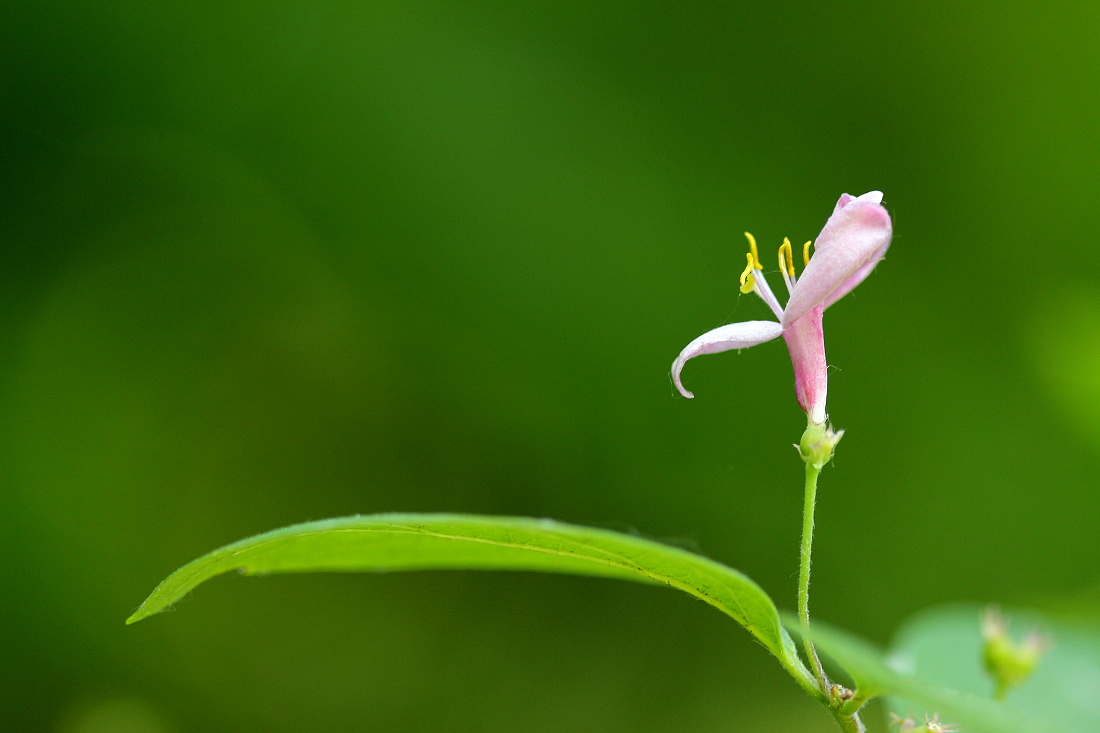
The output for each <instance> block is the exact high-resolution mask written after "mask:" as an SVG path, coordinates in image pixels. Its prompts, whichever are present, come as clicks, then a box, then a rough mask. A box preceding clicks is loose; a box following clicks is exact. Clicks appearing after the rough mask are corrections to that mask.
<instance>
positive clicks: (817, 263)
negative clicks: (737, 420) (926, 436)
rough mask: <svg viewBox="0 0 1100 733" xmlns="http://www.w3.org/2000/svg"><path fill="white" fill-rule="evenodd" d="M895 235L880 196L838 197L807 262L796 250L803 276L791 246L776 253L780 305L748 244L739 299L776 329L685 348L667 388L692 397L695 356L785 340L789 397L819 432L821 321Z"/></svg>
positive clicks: (734, 331) (806, 253)
mask: <svg viewBox="0 0 1100 733" xmlns="http://www.w3.org/2000/svg"><path fill="white" fill-rule="evenodd" d="M892 234H893V227H892V224H891V222H890V215H889V214H888V213H887V212H886V209H885V208H884V207H883V206H882V192H880V191H870V192H868V193H865V194H863V195H862V196H850V195H848V194H843V195H842V196H841V197H840V200H839V201H837V204H836V208H835V209H833V214H832V216H830V217H829V220H828V221H826V222H825V226H824V228H822V230H821V233H820V234H819V235H818V236H817V242H816V244H814V253H813V257H811V256H810V245H811V242H806V244H804V245H803V247H802V259H803V264H804V266H805V269H804V270H803V271H802V275H801V276H800V277H799V276H796V274H795V267H794V252H793V250H792V248H791V243H790V240H787V239H784V240H783V244H782V246H780V248H779V273H780V276H781V277H782V278H783V282H784V284H785V285H786V287H787V293H788V295H789V298H788V300H787V306H786V307H785V308H784V307H783V306H781V305H780V304H779V300H778V299H777V298H776V297H775V294H774V293H773V292H772V290H771V287H770V286H769V285H768V281H767V280H766V279H765V278H764V274H763V272H762V270H763V269H764V268H763V266H761V264H760V257H759V254H758V252H757V248H756V240H755V239H754V238H753V236H752V235H751V234H749V233H748V232H745V237H746V238H747V239H748V241H749V252H748V254H747V255H746V259H747V260H748V264H747V266H746V267H745V271H744V272H742V273H741V292H742V293H750V292H751V293H756V294H757V295H759V296H760V298H761V299H762V300H763V301H764V302H765V303H766V304H767V306H768V308H770V309H771V311H772V313H774V314H775V317H776V318H777V319H778V322H776V321H743V322H741V323H730V324H728V325H725V326H720V327H718V328H716V329H714V330H713V331H708V332H707V333H704V334H703V335H702V336H700V337H699V338H697V339H695V340H694V341H692V342H691V343H690V344H688V345H687V346H686V347H685V348H684V350H683V351H681V352H680V355H679V356H678V357H677V358H676V361H675V362H673V364H672V381H673V382H674V383H675V384H676V388H677V389H679V390H680V393H681V394H683V395H684V397H688V398H691V397H694V396H695V395H693V394H692V393H691V392H689V391H688V390H687V389H685V388H684V385H683V382H682V381H681V378H680V373H681V372H682V371H683V368H684V364H686V363H687V360H688V359H691V358H692V357H696V356H699V355H701V354H716V353H718V352H720V351H729V350H730V349H744V348H748V347H749V346H756V345H757V344H762V343H764V342H765V341H771V340H772V339H775V338H778V337H780V336H782V337H783V340H784V341H786V342H787V350H788V351H789V352H790V355H791V363H792V364H793V365H794V385H795V395H796V396H797V397H798V404H799V406H801V407H802V409H803V410H804V411H805V412H806V415H807V417H808V418H809V420H810V422H811V423H814V424H818V425H821V424H824V423H825V420H826V419H827V417H828V416H827V415H826V413H825V397H826V393H827V391H828V365H827V364H826V362H825V337H824V334H823V333H822V330H821V320H822V316H823V314H824V312H825V309H826V308H828V307H829V306H830V305H832V304H833V303H835V302H836V301H837V300H839V299H840V298H841V297H843V296H844V295H846V294H847V293H848V292H849V291H851V290H852V288H854V287H855V286H856V285H859V284H860V282H862V281H863V279H864V278H866V277H867V275H869V274H870V273H871V270H873V269H874V267H875V265H877V264H878V263H879V261H880V260H882V258H883V257H884V256H885V255H886V249H887V248H888V247H889V246H890V237H891V236H892Z"/></svg>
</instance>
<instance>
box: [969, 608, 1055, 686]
mask: <svg viewBox="0 0 1100 733" xmlns="http://www.w3.org/2000/svg"><path fill="white" fill-rule="evenodd" d="M982 637H983V638H984V639H985V649H984V650H983V655H982V656H983V660H984V661H985V669H986V671H987V672H989V674H990V676H991V677H993V680H994V682H996V684H997V693H996V696H997V698H998V699H1003V698H1004V696H1005V694H1006V693H1007V692H1008V690H1009V688H1011V687H1015V686H1016V685H1018V684H1020V683H1021V682H1023V681H1024V680H1026V679H1027V678H1028V677H1030V676H1031V673H1032V672H1034V671H1035V667H1036V665H1038V664H1039V659H1040V658H1041V657H1042V656H1043V654H1044V653H1045V652H1046V651H1047V649H1048V648H1049V647H1050V642H1049V640H1048V639H1047V637H1046V636H1044V635H1043V634H1041V633H1039V632H1037V631H1032V632H1031V633H1029V634H1028V635H1027V637H1025V638H1024V640H1023V641H1022V642H1016V641H1015V640H1014V639H1013V638H1012V637H1011V636H1010V635H1009V633H1008V621H1007V620H1006V619H1005V618H1004V616H1002V615H1001V612H1000V610H999V609H998V608H997V607H996V606H990V607H989V608H987V609H986V610H985V613H983V614H982Z"/></svg>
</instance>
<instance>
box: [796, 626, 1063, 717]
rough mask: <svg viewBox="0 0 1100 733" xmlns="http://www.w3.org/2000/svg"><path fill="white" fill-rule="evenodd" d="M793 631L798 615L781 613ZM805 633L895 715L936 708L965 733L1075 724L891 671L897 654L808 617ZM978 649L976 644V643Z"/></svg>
mask: <svg viewBox="0 0 1100 733" xmlns="http://www.w3.org/2000/svg"><path fill="white" fill-rule="evenodd" d="M785 621H786V623H787V626H788V627H789V628H790V629H791V630H792V631H795V632H796V633H797V632H798V630H799V624H798V620H797V619H795V618H793V617H785ZM810 637H811V638H812V639H813V641H814V645H815V646H816V647H817V649H818V650H819V651H821V652H823V653H824V654H825V655H826V656H827V657H829V658H831V659H832V660H833V661H835V662H836V663H837V664H838V665H840V666H841V667H842V668H843V669H844V671H845V672H847V673H848V675H849V676H850V677H851V678H852V680H853V681H854V682H855V684H856V689H857V693H858V696H859V697H860V698H863V699H867V700H869V699H871V698H874V697H878V696H881V695H890V696H891V697H892V698H894V699H893V700H892V704H891V705H890V708H891V709H892V710H893V711H894V712H895V713H897V714H899V715H903V716H904V715H907V714H911V713H912V714H914V717H916V716H923V715H924V714H925V713H928V714H932V713H939V715H940V719H941V720H942V721H943V722H944V723H950V724H954V725H958V726H960V727H961V728H962V730H963V731H965V733H1069V731H1071V730H1072V731H1074V733H1076V732H1077V730H1079V729H1072V728H1063V727H1062V726H1059V725H1055V724H1051V723H1050V722H1049V721H1047V720H1045V719H1043V718H1040V717H1038V716H1030V715H1028V714H1026V713H1025V712H1023V711H1021V710H1018V709H1016V708H1014V707H1012V706H1011V705H1007V704H1004V703H999V702H997V701H995V700H993V699H991V698H989V697H988V696H984V697H983V696H979V695H975V694H971V692H970V691H967V690H957V689H950V688H949V687H947V686H936V685H935V684H929V682H930V681H929V680H924V679H917V678H914V677H913V676H911V675H909V674H901V673H899V672H898V671H896V669H895V667H897V666H898V662H897V660H898V657H897V656H896V655H893V654H892V655H891V656H890V657H887V656H886V654H885V653H884V652H883V651H882V650H880V649H878V648H877V647H876V646H875V645H874V644H871V643H870V642H869V641H866V640H864V639H861V638H859V637H857V636H854V635H852V634H849V633H847V632H845V631H841V630H840V629H837V628H835V627H831V626H828V625H827V624H823V623H821V622H820V621H814V622H813V626H812V627H811V630H810ZM979 653H980V648H979Z"/></svg>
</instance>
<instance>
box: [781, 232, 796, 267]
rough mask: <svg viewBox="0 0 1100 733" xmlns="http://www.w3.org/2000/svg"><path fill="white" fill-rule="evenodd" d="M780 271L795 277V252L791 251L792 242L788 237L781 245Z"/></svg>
mask: <svg viewBox="0 0 1100 733" xmlns="http://www.w3.org/2000/svg"><path fill="white" fill-rule="evenodd" d="M779 271H780V272H786V273H787V274H788V275H790V276H791V277H794V252H793V251H792V250H791V240H789V239H787V238H786V237H783V244H781V245H779Z"/></svg>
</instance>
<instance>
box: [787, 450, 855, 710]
mask: <svg viewBox="0 0 1100 733" xmlns="http://www.w3.org/2000/svg"><path fill="white" fill-rule="evenodd" d="M820 473H821V468H820V467H819V466H815V465H814V462H813V461H806V500H805V504H804V505H803V507H802V555H801V557H800V561H799V564H798V618H799V620H800V621H801V622H802V643H803V644H804V645H805V648H806V656H807V657H808V658H809V660H810V666H811V667H812V668H813V671H814V676H815V677H817V684H818V685H820V687H821V692H822V694H824V695H826V696H828V694H829V680H828V678H827V677H826V676H825V669H824V668H823V667H822V666H821V660H820V659H818V656H817V650H816V649H814V643H813V642H812V641H811V640H810V634H809V631H810V555H811V551H812V548H813V543H814V507H815V505H816V503H817V477H818V474H820ZM838 722H839V719H838ZM846 730H847V729H846Z"/></svg>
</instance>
